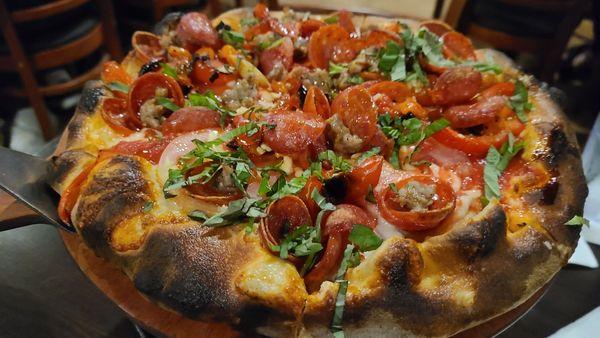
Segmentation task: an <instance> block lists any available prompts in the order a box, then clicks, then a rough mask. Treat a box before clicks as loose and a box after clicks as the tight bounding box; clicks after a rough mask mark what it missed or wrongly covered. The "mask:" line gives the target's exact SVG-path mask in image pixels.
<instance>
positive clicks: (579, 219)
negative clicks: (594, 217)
mask: <svg viewBox="0 0 600 338" xmlns="http://www.w3.org/2000/svg"><path fill="white" fill-rule="evenodd" d="M565 225H571V226H584V225H586V226H590V221H589V220H587V219H585V218H583V216H579V215H575V216H573V218H571V219H570V220H568V221H567V222H566V223H565Z"/></svg>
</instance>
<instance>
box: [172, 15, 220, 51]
mask: <svg viewBox="0 0 600 338" xmlns="http://www.w3.org/2000/svg"><path fill="white" fill-rule="evenodd" d="M177 37H178V38H179V39H180V40H181V42H183V43H184V44H185V45H191V46H194V47H202V46H209V47H213V48H217V47H218V46H219V34H218V33H217V31H216V30H215V29H214V28H213V26H212V25H211V23H210V20H209V19H208V17H207V16H206V15H205V14H203V13H199V12H191V13H187V14H184V15H183V16H182V17H181V20H179V24H178V25H177ZM196 49H197V48H196Z"/></svg>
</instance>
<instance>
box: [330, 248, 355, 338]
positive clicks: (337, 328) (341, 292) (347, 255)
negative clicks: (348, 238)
mask: <svg viewBox="0 0 600 338" xmlns="http://www.w3.org/2000/svg"><path fill="white" fill-rule="evenodd" d="M353 251H354V245H352V244H348V245H347V246H346V249H345V250H344V257H343V258H342V263H341V264H340V267H339V269H338V272H337V275H336V277H335V282H336V283H337V284H338V292H337V295H336V297H335V308H334V310H333V319H332V321H331V333H332V334H333V336H334V337H336V338H338V337H344V329H343V327H342V322H343V318H344V307H345V306H346V292H347V291H348V280H346V279H345V275H346V271H347V270H348V264H349V262H350V260H351V259H352V253H353Z"/></svg>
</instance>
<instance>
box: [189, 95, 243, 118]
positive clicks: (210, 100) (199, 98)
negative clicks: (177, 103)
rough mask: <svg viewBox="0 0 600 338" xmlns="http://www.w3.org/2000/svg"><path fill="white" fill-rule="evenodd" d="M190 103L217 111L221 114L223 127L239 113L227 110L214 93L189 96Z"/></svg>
mask: <svg viewBox="0 0 600 338" xmlns="http://www.w3.org/2000/svg"><path fill="white" fill-rule="evenodd" d="M188 101H189V103H190V105H192V106H200V107H206V108H208V109H211V110H214V111H217V112H219V113H220V114H221V121H220V122H221V125H222V126H224V125H225V120H226V119H227V117H230V116H236V115H237V113H236V112H234V111H233V110H230V109H227V108H225V107H223V105H221V101H220V100H219V98H218V97H217V96H216V95H215V93H213V92H212V91H210V90H209V91H207V92H205V93H204V94H198V93H192V94H189V95H188Z"/></svg>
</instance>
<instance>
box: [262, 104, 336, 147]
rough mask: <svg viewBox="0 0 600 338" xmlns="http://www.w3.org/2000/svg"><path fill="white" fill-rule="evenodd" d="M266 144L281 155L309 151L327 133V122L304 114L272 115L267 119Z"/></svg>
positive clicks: (264, 138)
mask: <svg viewBox="0 0 600 338" xmlns="http://www.w3.org/2000/svg"><path fill="white" fill-rule="evenodd" d="M265 121H266V122H267V124H269V125H271V127H267V128H266V129H265V131H264V134H263V140H264V142H265V143H266V144H267V145H268V146H269V147H271V149H273V150H274V151H276V152H278V153H280V154H287V155H291V154H295V153H298V152H301V151H304V150H307V149H308V147H309V145H310V144H311V143H313V142H315V141H316V140H317V139H319V137H320V136H321V135H322V134H323V132H324V131H325V122H324V121H323V119H321V118H320V117H317V116H313V115H309V114H306V113H303V112H284V113H277V114H271V115H269V116H267V117H266V118H265Z"/></svg>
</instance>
